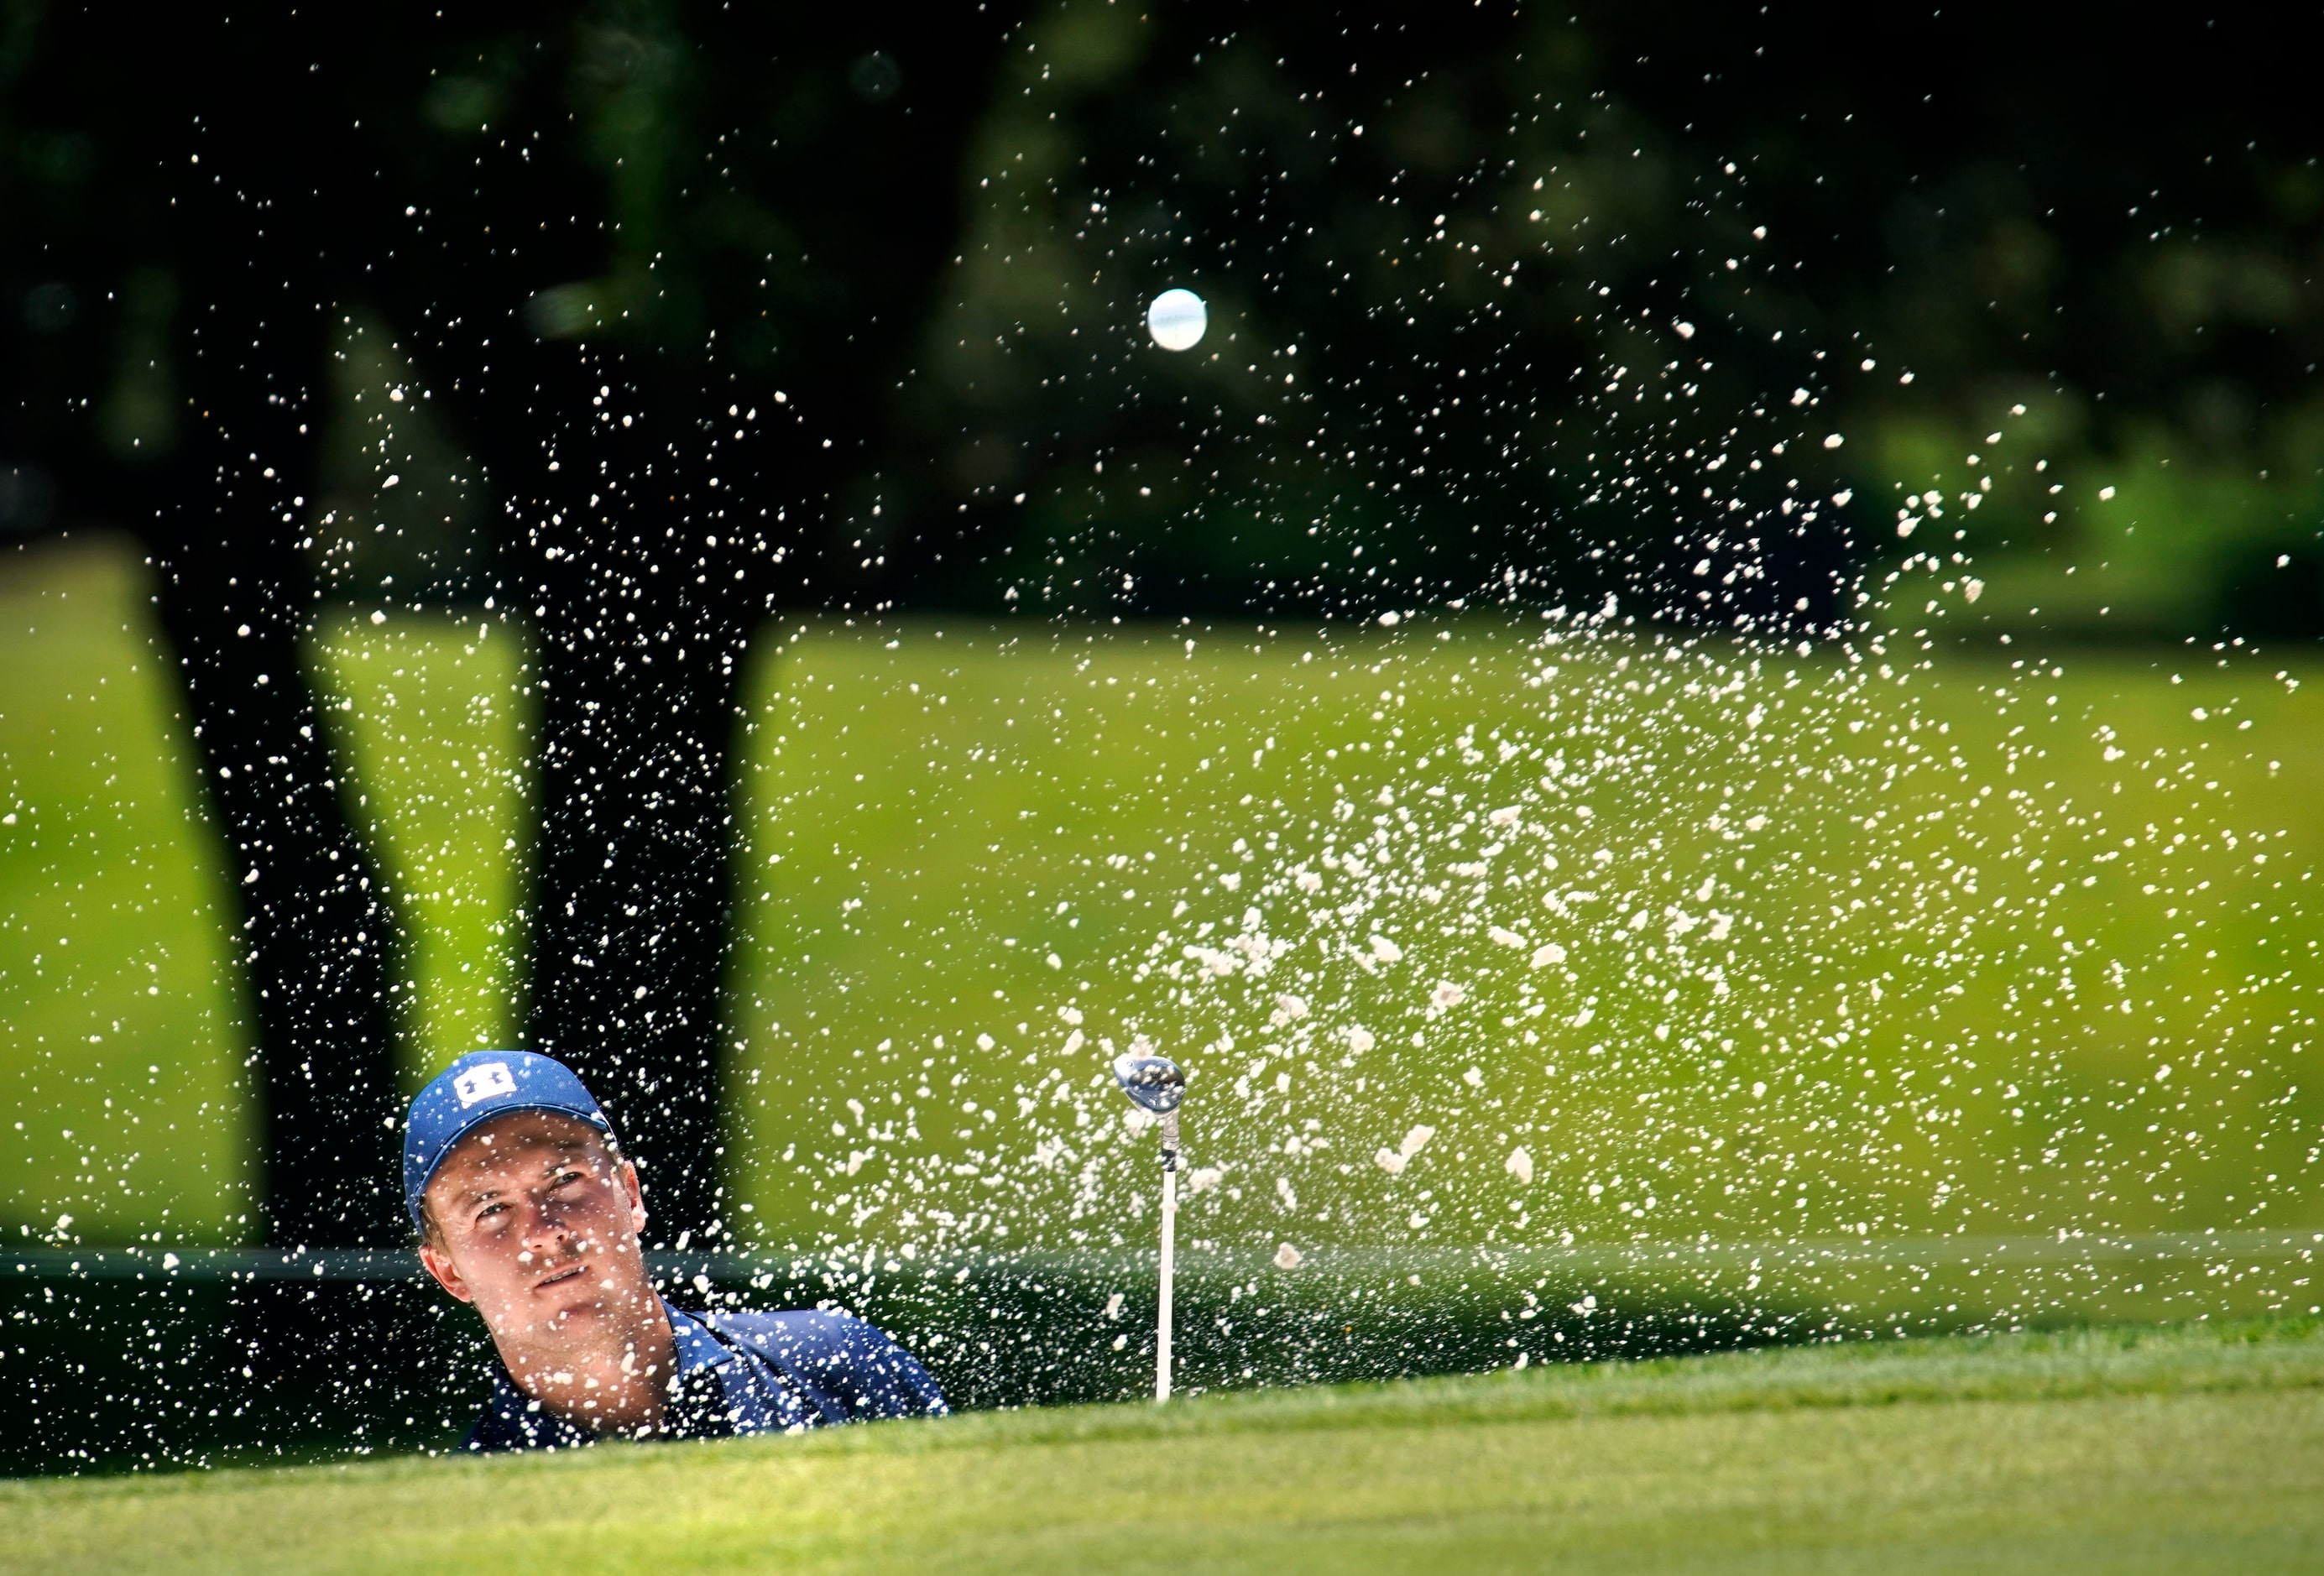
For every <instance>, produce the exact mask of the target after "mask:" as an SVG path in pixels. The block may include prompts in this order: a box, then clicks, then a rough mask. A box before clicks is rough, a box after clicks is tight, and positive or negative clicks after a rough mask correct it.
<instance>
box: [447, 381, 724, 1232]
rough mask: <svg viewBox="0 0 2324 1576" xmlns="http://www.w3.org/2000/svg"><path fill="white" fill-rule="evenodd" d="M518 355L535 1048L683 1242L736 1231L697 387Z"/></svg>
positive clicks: (505, 468) (717, 685)
mask: <svg viewBox="0 0 2324 1576" xmlns="http://www.w3.org/2000/svg"><path fill="white" fill-rule="evenodd" d="M526 359H527V360H528V361H529V362H530V364H531V368H532V370H533V373H534V382H533V385H532V387H533V390H534V391H538V394H539V399H540V401H541V402H540V403H539V405H537V406H532V407H531V408H530V410H529V411H528V412H527V413H528V414H529V415H530V417H531V418H532V420H531V421H530V422H529V423H528V424H527V428H526V429H525V430H522V431H511V430H509V429H507V428H506V427H499V428H498V430H499V432H500V434H501V441H499V442H496V443H495V444H494V445H493V450H494V453H493V470H494V474H495V475H496V477H498V478H499V479H500V480H501V483H502V484H503V486H504V487H507V488H510V489H511V490H512V491H513V492H515V493H517V495H518V496H519V497H520V498H521V499H522V502H521V509H522V512H523V513H524V515H525V517H526V518H527V519H528V520H529V521H533V522H535V526H536V529H535V530H534V532H533V536H534V540H533V541H532V542H530V543H528V544H527V547H528V548H530V551H528V552H525V553H524V554H522V555H521V558H520V562H529V563H530V565H532V566H533V567H534V573H535V575H536V576H537V577H538V589H539V592H540V593H541V594H540V596H539V600H537V601H536V602H534V603H533V604H532V609H531V611H533V613H535V615H536V617H537V619H538V621H539V622H538V628H539V668H538V674H539V677H538V680H537V692H538V696H539V730H540V732H539V757H538V759H539V772H540V803H541V806H542V812H541V819H540V824H539V832H538V837H539V844H538V853H537V854H536V864H535V874H534V889H535V910H534V918H533V947H532V957H533V968H532V1006H531V1014H530V1025H529V1027H530V1040H531V1043H532V1044H533V1045H534V1046H536V1047H537V1048H539V1049H540V1050H542V1051H545V1052H548V1053H549V1054H550V1055H556V1056H558V1057H560V1058H562V1059H564V1060H566V1061H567V1062H568V1063H570V1064H572V1065H573V1066H574V1067H575V1068H576V1070H577V1071H578V1072H580V1074H582V1076H583V1078H584V1079H585V1080H586V1082H587V1083H589V1085H590V1087H591V1088H592V1089H593V1090H594V1091H595V1092H596V1093H597V1095H598V1097H599V1098H600V1099H601V1100H603V1101H605V1103H606V1105H607V1107H608V1108H609V1110H610V1111H611V1113H612V1114H613V1116H614V1117H615V1119H616V1120H618V1121H619V1122H620V1123H622V1129H621V1130H622V1133H623V1134H624V1138H625V1141H626V1142H627V1143H628V1145H629V1147H631V1149H632V1152H633V1153H634V1154H635V1156H636V1157H637V1158H638V1159H639V1160H640V1163H641V1166H642V1167H643V1168H644V1170H645V1173H646V1176H647V1179H648V1181H649V1184H650V1196H649V1198H648V1201H647V1202H648V1208H649V1210H650V1212H652V1214H653V1217H654V1226H653V1229H652V1235H653V1236H654V1238H655V1239H656V1240H662V1241H675V1240H677V1239H678V1236H679V1234H680V1233H684V1232H690V1233H692V1234H694V1235H695V1236H701V1235H703V1234H704V1233H705V1231H706V1230H708V1229H709V1228H710V1227H711V1225H712V1224H713V1223H714V1222H715V1221H717V1220H718V1219H719V1217H720V1215H721V1213H722V1211H721V1207H720V1203H719V1199H720V1194H721V1192H722V1189H723V1184H724V1148H723V1147H722V1138H723V1125H722V1122H721V1120H720V1097H721V1095H722V1093H723V1092H724V1065H725V1057H724V1046H723V1040H722V1035H721V1017H722V1012H721V1002H720V999H719V992H720V984H721V982H722V980H723V978H724V960H725V950H726V938H727V932H728V922H729V918H730V915H731V908H732V905H731V903H730V900H729V885H730V876H729V868H728V846H729V843H730V840H731V838H732V834H733V804H732V800H731V797H730V793H731V789H730V779H729V772H728V752H729V749H730V747H731V744H732V741H733V733H734V728H735V716H734V700H735V693H736V682H737V675H736V668H737V661H738V653H739V651H740V650H741V648H742V642H743V641H744V639H745V637H746V635H747V633H748V619H747V614H746V611H745V609H744V608H743V607H742V605H741V602H740V599H739V598H738V597H737V596H736V594H735V583H734V579H733V560H734V558H736V557H737V556H738V555H736V554H735V553H734V552H733V548H732V544H731V542H730V540H729V539H728V538H727V537H726V536H725V535H724V533H723V527H722V523H721V521H720V518H719V516H718V513H717V510H718V507H719V504H718V502H717V498H716V493H715V491H713V490H709V489H707V486H706V484H707V477H708V475H709V473H708V472H707V471H705V468H704V465H703V456H701V453H700V446H699V444H698V443H697V442H696V441H694V440H695V439H696V438H697V437H698V432H697V429H696V425H695V423H694V422H692V421H690V420H688V419H687V416H686V414H685V413H686V412H688V411H690V410H691V409H692V408H693V407H694V406H695V405H696V404H697V403H698V399H697V398H696V396H695V394H694V393H693V391H692V389H691V388H690V387H689V386H688V380H689V379H690V380H699V379H700V377H701V376H702V373H701V372H700V370H699V369H686V370H685V371H683V372H675V373H661V371H660V369H655V371H654V372H653V373H649V375H647V376H646V377H643V378H639V377H634V376H626V375H624V374H623V373H622V370H620V367H619V364H618V362H617V361H616V360H615V358H613V357H610V356H601V357H592V356H590V355H587V353H586V352H583V351H580V350H578V349H576V348H575V347H572V346H560V345H536V346H532V347H530V350H529V351H528V352H527V354H526ZM600 389H605V390H611V391H613V392H610V393H605V394H600V393H598V392H597V391H598V390H600ZM598 401H602V403H599V402H598ZM510 403H511V407H512V409H513V407H514V406H515V405H516V404H517V403H519V401H511V402H510ZM576 411H578V412H584V413H586V414H585V415H584V416H582V417H581V418H579V419H576V418H574V417H573V415H572V413H573V412H576ZM624 421H626V422H627V423H628V425H627V426H624V425H622V423H623V422H624ZM593 429H594V430H593ZM673 450H674V451H675V452H673ZM551 454H554V455H555V456H558V457H557V460H556V465H557V468H556V469H555V470H554V471H551V470H549V469H548V468H547V467H548V465H549V459H548V456H549V455H551ZM705 492H708V493H709V496H706V497H705V496H701V495H700V494H702V493H705ZM713 539H715V542H716V545H715V546H714V545H713Z"/></svg>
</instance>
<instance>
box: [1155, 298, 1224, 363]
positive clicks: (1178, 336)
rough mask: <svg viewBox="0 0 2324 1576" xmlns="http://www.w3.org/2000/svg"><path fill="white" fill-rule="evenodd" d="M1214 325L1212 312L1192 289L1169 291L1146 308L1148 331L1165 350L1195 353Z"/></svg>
mask: <svg viewBox="0 0 2324 1576" xmlns="http://www.w3.org/2000/svg"><path fill="white" fill-rule="evenodd" d="M1210 326H1211V309H1209V308H1208V307H1205V306H1204V305H1203V298H1202V297H1200V296H1198V295H1196V294H1195V293H1194V291H1193V290H1164V291H1163V292H1162V293H1161V294H1160V295H1158V296H1156V297H1155V298H1154V304H1153V305H1152V306H1150V307H1148V308H1147V309H1146V331H1147V332H1148V334H1151V335H1153V336H1154V343H1155V344H1157V345H1158V346H1161V347H1162V348H1163V349H1165V350H1192V349H1194V346H1196V345H1197V344H1199V343H1200V342H1201V340H1202V337H1203V329H1205V328H1207V327H1210Z"/></svg>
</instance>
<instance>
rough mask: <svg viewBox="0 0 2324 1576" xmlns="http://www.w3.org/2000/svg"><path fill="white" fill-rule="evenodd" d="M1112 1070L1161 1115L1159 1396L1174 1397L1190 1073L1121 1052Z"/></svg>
mask: <svg viewBox="0 0 2324 1576" xmlns="http://www.w3.org/2000/svg"><path fill="white" fill-rule="evenodd" d="M1113 1076H1114V1078H1115V1080H1116V1081H1117V1082H1118V1083H1120V1085H1121V1092H1123V1093H1124V1094H1127V1095H1128V1096H1130V1103H1132V1104H1133V1105H1136V1106H1139V1108H1141V1109H1143V1110H1146V1111H1152V1112H1153V1113H1154V1114H1155V1115H1156V1116H1157V1117H1160V1118H1161V1119H1162V1291H1161V1302H1160V1305H1159V1307H1158V1308H1157V1311H1156V1313H1155V1319H1154V1398H1155V1400H1157V1401H1167V1400H1168V1399H1169V1398H1170V1280H1171V1276H1172V1274H1173V1272H1174V1270H1175V1268H1176V1265H1175V1264H1174V1262H1173V1260H1174V1259H1175V1258H1176V1252H1177V1226H1178V1102H1179V1101H1183V1100H1184V1099H1185V1098H1186V1074H1185V1073H1183V1072H1181V1071H1180V1070H1179V1067H1178V1064H1177V1063H1176V1062H1174V1061H1172V1060H1170V1058H1169V1057H1167V1056H1140V1055H1135V1054H1132V1055H1124V1056H1117V1057H1115V1058H1114V1063H1113Z"/></svg>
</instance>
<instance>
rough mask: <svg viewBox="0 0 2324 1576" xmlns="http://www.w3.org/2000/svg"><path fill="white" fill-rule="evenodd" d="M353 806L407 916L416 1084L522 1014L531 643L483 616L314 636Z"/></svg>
mask: <svg viewBox="0 0 2324 1576" xmlns="http://www.w3.org/2000/svg"><path fill="white" fill-rule="evenodd" d="M314 654H315V655H314V661H315V669H316V678H317V681H318V688H319V689H321V690H322V691H323V693H324V695H325V696H326V697H327V698H326V702H325V704H326V705H328V706H331V707H333V708H335V709H336V710H337V714H338V716H339V719H340V722H341V728H342V732H341V733H340V734H339V740H340V743H341V747H342V748H343V749H344V750H345V751H346V753H347V754H348V755H349V756H350V757H351V758H352V760H353V762H354V771H353V773H352V775H353V777H354V779H355V782H356V785H357V804H356V806H355V809H356V812H357V814H358V815H359V816H362V817H363V818H364V825H365V828H366V830H367V831H368V832H369V833H370V835H371V840H372V847H373V849H374V853H376V855H377V857H378V859H379V861H380V862H381V864H382V866H383V868H384V870H385V872H386V874H387V878H388V886H389V890H390V893H391V895H392V900H393V902H394V903H395V906H396V911H397V913H398V915H399V916H400V917H401V919H402V921H403V925H404V933H405V939H404V949H405V950H404V956H403V960H402V962H403V972H404V976H405V978H406V979H407V980H408V981H409V982H410V986H411V995H410V998H409V1001H410V1005H409V1008H408V1009H407V1010H406V1012H405V1013H404V1016H403V1021H402V1024H401V1028H402V1030H403V1032H402V1035H401V1050H402V1057H403V1063H404V1072H405V1074H406V1076H407V1078H408V1080H409V1082H410V1087H412V1088H413V1089H417V1088H418V1087H419V1086H420V1084H421V1083H425V1082H426V1081H427V1080H428V1079H429V1077H432V1076H433V1075H434V1074H435V1073H436V1071H437V1069H438V1068H440V1067H442V1066H443V1065H444V1064H446V1063H447V1062H449V1061H451V1060H452V1059H453V1058H454V1057H455V1056H457V1055H462V1054H463V1053H465V1052H468V1051H473V1050H475V1049H476V1048H478V1047H479V1046H510V1045H514V1044H515V1043H516V1041H517V1036H518V1033H519V1026H520V1024H521V1021H522V1001H523V985H522V979H521V963H522V960H523V957H524V916H523V909H522V904H521V881H522V877H523V868H524V857H525V853H526V852H527V851H528V849H529V847H530V840H531V839H530V809H529V805H528V800H529V797H530V756H529V754H528V751H529V749H530V744H529V742H528V740H527V738H526V727H527V718H528V715H529V714H528V710H527V705H526V700H525V696H524V694H523V681H524V652H523V650H522V647H521V642H520V640H519V639H518V638H517V637H515V636H512V634H511V633H510V631H509V630H508V628H507V626H505V625H495V624H494V623H493V622H492V621H490V620H484V619H463V618H455V617H421V616H416V615H412V614H399V615H398V616H397V617H396V618H395V619H394V620H393V621H392V622H389V623H387V624H384V625H374V624H373V623H372V622H370V621H369V620H367V619H362V618H357V617H355V616H353V615H345V616H341V617H337V618H334V619H332V620H330V621H329V622H327V623H326V624H325V625H324V626H323V628H322V629H321V630H319V631H318V633H317V637H316V641H315V645H314Z"/></svg>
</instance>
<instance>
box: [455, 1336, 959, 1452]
mask: <svg viewBox="0 0 2324 1576" xmlns="http://www.w3.org/2000/svg"><path fill="white" fill-rule="evenodd" d="M662 1308H663V1311H664V1312H666V1313H669V1328H670V1332H671V1334H672V1335H674V1336H676V1337H677V1341H678V1388H677V1390H676V1392H675V1393H674V1394H672V1395H671V1396H670V1397H669V1403H668V1405H667V1409H666V1410H665V1412H664V1414H663V1424H664V1433H663V1434H661V1435H660V1436H659V1437H663V1438H678V1439H724V1438H728V1437H731V1436H732V1435H734V1434H740V1433H802V1432H804V1431H805V1430H807V1429H810V1428H824V1427H828V1426H830V1425H832V1424H841V1423H868V1422H871V1420H873V1419H875V1418H881V1417H940V1416H943V1415H945V1414H946V1413H947V1412H949V1411H950V1410H951V1408H950V1407H948V1406H946V1405H945V1398H944V1392H943V1391H942V1390H941V1389H939V1388H937V1387H936V1380H935V1379H934V1378H930V1377H929V1374H928V1370H927V1369H924V1368H922V1367H921V1366H920V1365H919V1363H918V1360H916V1359H914V1358H913V1357H912V1355H911V1353H909V1352H908V1351H906V1350H904V1349H903V1348H902V1347H900V1346H899V1345H897V1344H896V1343H895V1342H894V1341H891V1340H890V1339H889V1338H888V1335H887V1333H886V1332H884V1331H881V1330H880V1329H878V1328H876V1327H874V1326H872V1325H870V1324H867V1323H864V1322H863V1321H862V1320H861V1319H857V1318H853V1317H851V1316H849V1315H848V1314H845V1313H821V1312H818V1311H816V1310H814V1309H803V1310H800V1311H798V1312H794V1313H721V1312H718V1311H716V1310H715V1309H714V1310H713V1311H711V1312H709V1313H680V1312H679V1311H678V1309H676V1308H673V1307H671V1306H670V1305H669V1302H668V1301H667V1300H665V1301H664V1302H663V1304H662ZM596 1438H597V1436H596V1435H595V1434H593V1433H590V1432H589V1431H588V1430H587V1429H586V1428H583V1427H582V1426H580V1425H579V1424H576V1423H571V1422H568V1421H567V1420H566V1419H565V1418H562V1417H559V1416H558V1415H556V1414H555V1413H552V1412H549V1411H548V1410H546V1409H544V1408H543V1407H542V1406H541V1405H540V1403H539V1402H538V1401H535V1400H532V1399H531V1398H530V1397H529V1396H526V1395H525V1393H524V1392H523V1391H521V1390H520V1389H518V1388H517V1387H516V1381H515V1380H513V1379H512V1378H510V1377H509V1372H508V1369H507V1367H506V1366H505V1365H504V1364H502V1363H498V1362H495V1363H494V1364H493V1394H492V1398H491V1399H490V1400H488V1401H486V1402H485V1403H484V1411H483V1412H482V1413H481V1414H480V1415H478V1416H477V1418H476V1424H475V1427H473V1428H471V1429H470V1430H469V1431H468V1437H467V1439H466V1441H464V1442H463V1445H462V1448H464V1449H466V1450H471V1451H506V1450H570V1449H573V1448H574V1447H576V1446H577V1445H585V1444H589V1443H593V1442H595V1440H596Z"/></svg>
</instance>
